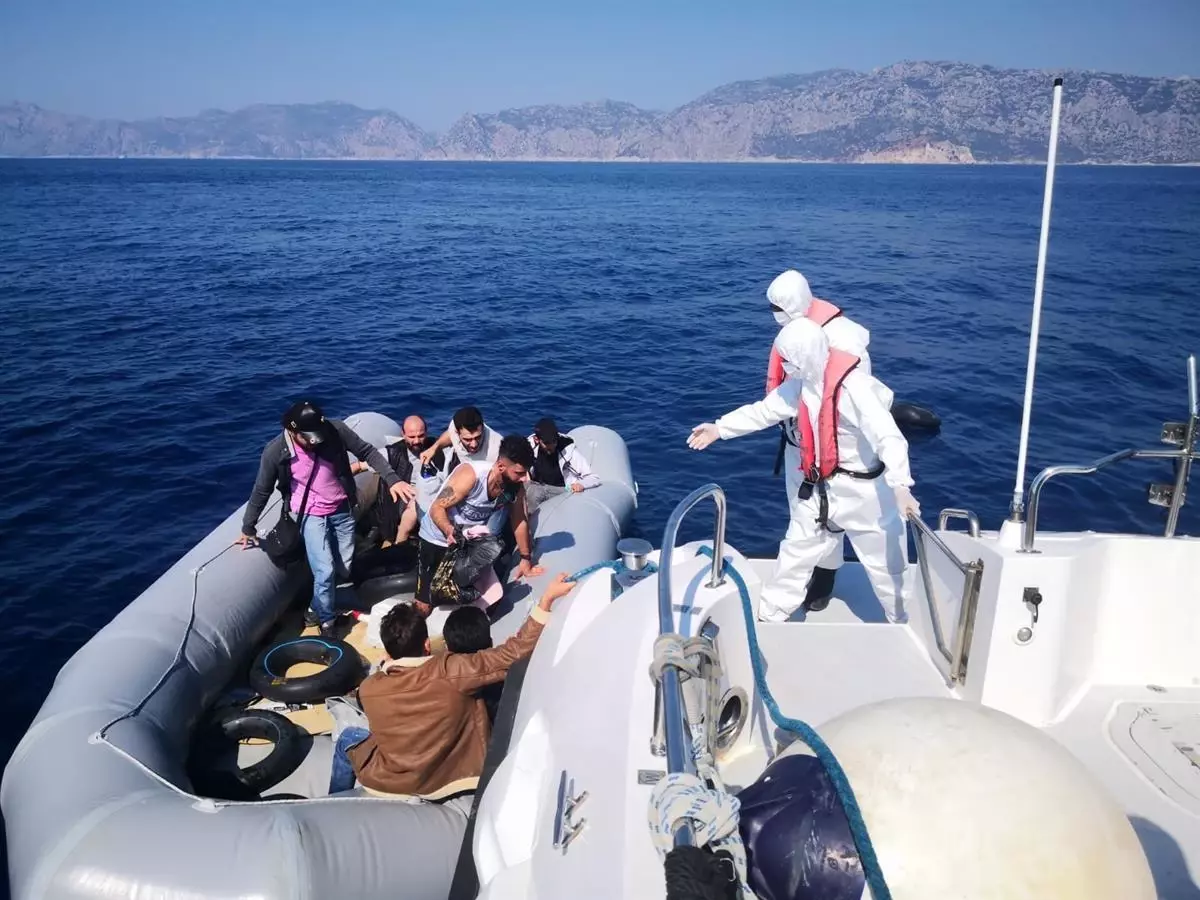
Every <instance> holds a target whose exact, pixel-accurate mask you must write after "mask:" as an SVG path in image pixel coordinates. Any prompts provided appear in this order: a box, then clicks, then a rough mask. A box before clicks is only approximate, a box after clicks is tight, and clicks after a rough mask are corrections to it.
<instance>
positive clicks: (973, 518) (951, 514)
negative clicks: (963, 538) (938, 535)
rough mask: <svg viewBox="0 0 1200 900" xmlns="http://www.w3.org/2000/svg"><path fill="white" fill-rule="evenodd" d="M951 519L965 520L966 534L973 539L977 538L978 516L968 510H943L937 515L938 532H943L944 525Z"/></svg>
mask: <svg viewBox="0 0 1200 900" xmlns="http://www.w3.org/2000/svg"><path fill="white" fill-rule="evenodd" d="M951 519H966V520H967V533H968V534H969V535H971V537H973V538H977V537H979V516H977V515H975V513H973V512H971V511H970V510H969V509H943V510H942V511H941V512H940V513H938V531H945V530H946V523H947V522H949V521H950V520H951Z"/></svg>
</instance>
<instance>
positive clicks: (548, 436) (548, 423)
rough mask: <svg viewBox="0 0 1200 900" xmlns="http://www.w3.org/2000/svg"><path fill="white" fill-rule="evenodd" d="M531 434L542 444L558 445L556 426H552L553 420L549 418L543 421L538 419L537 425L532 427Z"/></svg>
mask: <svg viewBox="0 0 1200 900" xmlns="http://www.w3.org/2000/svg"><path fill="white" fill-rule="evenodd" d="M533 433H534V434H536V435H537V436H538V440H539V441H541V442H542V443H543V444H557V443H558V426H557V425H555V424H554V420H553V419H551V418H550V417H549V416H547V417H546V418H544V419H538V423H537V424H536V425H534V426H533Z"/></svg>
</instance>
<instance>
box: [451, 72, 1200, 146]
mask: <svg viewBox="0 0 1200 900" xmlns="http://www.w3.org/2000/svg"><path fill="white" fill-rule="evenodd" d="M1055 74H1061V75H1062V76H1063V77H1064V79H1065V85H1064V90H1063V111H1062V122H1061V128H1060V143H1059V158H1060V159H1062V160H1063V161H1064V162H1084V161H1087V162H1127V163H1135V162H1136V163H1181V162H1195V161H1200V81H1198V80H1197V79H1195V78H1142V77H1135V76H1129V75H1106V74H1099V73H1094V72H1057V73H1050V72H1041V71H1034V70H1014V69H996V68H992V67H990V66H974V65H967V64H962V63H924V62H916V63H898V64H896V65H893V66H888V67H887V68H883V69H877V70H875V71H873V72H865V73H864V72H851V71H847V70H844V69H833V70H829V71H825V72H814V73H811V74H808V75H783V76H779V77H775V78H764V79H760V80H758V81H739V82H735V83H733V84H727V85H725V86H723V87H719V88H717V89H716V90H714V91H710V92H709V93H707V94H705V95H704V96H702V97H699V98H697V99H696V100H693V101H692V102H691V103H688V104H686V105H685V106H682V107H680V108H679V109H676V110H672V111H671V112H667V113H659V114H654V113H648V112H646V111H644V110H640V109H638V108H636V107H631V106H629V105H628V104H598V105H593V106H588V107H571V108H566V109H563V108H556V107H535V108H533V109H517V110H506V111H505V112H502V113H496V114H494V115H490V116H467V117H464V118H463V119H461V120H460V121H459V122H458V123H457V124H456V125H455V126H454V128H452V129H451V130H450V131H449V132H448V133H447V134H446V136H445V137H444V138H443V139H442V140H441V141H440V142H439V143H438V147H437V152H439V153H442V154H445V155H446V156H449V157H453V158H471V159H516V158H529V157H531V156H532V157H536V158H556V157H571V158H581V157H586V158H589V159H647V160H702V161H715V160H743V159H773V160H813V161H815V160H829V161H848V162H873V161H893V162H903V161H930V162H972V161H989V162H991V161H997V162H998V161H1021V160H1033V159H1044V158H1045V155H1046V141H1047V137H1048V131H1049V122H1050V99H1051V93H1050V86H1051V81H1052V76H1053V75H1055ZM598 110H599V111H602V113H603V115H598V114H597V112H596V111H598ZM595 118H600V119H601V125H602V127H600V128H598V127H596V126H594V125H591V124H590V123H591V120H592V119H595ZM464 132H465V133H466V135H467V136H469V140H463V139H461V138H460V137H459V135H460V134H462V133H464Z"/></svg>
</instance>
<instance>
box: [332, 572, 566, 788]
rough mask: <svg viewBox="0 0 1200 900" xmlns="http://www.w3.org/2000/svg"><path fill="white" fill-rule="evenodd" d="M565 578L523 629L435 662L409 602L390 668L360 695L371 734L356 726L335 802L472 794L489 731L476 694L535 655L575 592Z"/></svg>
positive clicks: (393, 634)
mask: <svg viewBox="0 0 1200 900" xmlns="http://www.w3.org/2000/svg"><path fill="white" fill-rule="evenodd" d="M566 578H567V576H566V575H565V574H560V575H558V576H557V577H556V578H555V579H554V581H552V582H551V583H550V585H549V586H548V587H547V588H546V592H545V593H544V594H543V595H542V598H541V600H539V601H538V605H537V606H536V607H535V608H534V609H533V611H532V612H531V613H530V614H529V618H528V619H526V620H525V624H523V625H522V626H521V628H520V630H519V631H518V632H517V633H516V634H515V635H513V636H512V637H511V638H509V639H508V640H507V641H505V642H504V643H503V644H501V645H500V646H499V647H495V648H492V649H487V650H480V651H479V652H477V653H461V654H460V653H444V654H440V655H438V656H430V655H429V637H428V632H427V630H426V627H425V619H424V617H423V616H422V615H421V614H420V613H418V612H417V610H415V609H414V608H413V607H412V606H411V605H409V604H407V603H402V604H400V605H399V606H397V607H395V608H394V609H392V610H390V611H389V612H388V614H387V615H386V616H384V618H383V621H382V623H380V629H379V633H380V637H381V638H382V640H383V646H384V649H385V650H386V651H387V654H388V657H389V659H388V660H387V661H385V663H384V664H383V666H382V668H381V669H380V671H378V672H376V673H375V674H374V675H371V676H370V677H369V678H367V680H366V681H364V682H363V683H362V685H361V686H360V687H359V689H358V699H359V703H360V704H361V706H362V709H363V712H364V713H366V716H367V721H368V722H369V723H370V725H371V728H370V731H367V730H366V729H363V728H356V727H349V728H346V729H344V730H343V731H342V733H341V734H340V735H339V736H338V740H337V743H336V745H335V747H334V756H333V768H332V771H331V773H330V780H329V793H331V794H335V793H338V792H339V791H347V790H350V788H352V787H353V786H354V782H355V780H356V779H357V780H358V781H359V782H361V783H362V784H363V786H364V787H367V788H371V789H373V790H376V791H382V792H384V793H387V794H416V795H422V796H427V797H430V798H431V799H432V798H438V799H444V798H448V797H450V796H453V795H455V794H459V793H462V792H465V791H472V790H474V789H475V787H476V785H477V784H478V782H479V776H480V774H482V772H483V762H484V758H485V757H486V756H487V746H488V740H489V739H490V737H491V726H490V725H489V724H488V720H487V710H486V708H485V705H484V702H483V700H481V699H479V697H478V696H476V692H477V691H478V690H479V689H480V688H482V687H484V686H485V685H489V684H495V683H496V682H498V681H502V680H503V679H504V676H505V675H506V674H507V673H508V668H509V666H511V665H512V664H513V663H515V662H516V661H517V660H519V659H522V658H523V657H526V656H528V655H529V654H530V653H532V652H533V648H534V645H535V644H537V640H538V638H539V637H540V636H541V633H542V627H543V625H544V624H545V622H546V621H547V619H548V618H549V614H550V610H551V608H552V607H553V606H554V603H555V601H556V600H558V599H560V598H562V597H565V596H566V595H567V594H569V593H570V592H571V589H572V588H573V587H574V586H575V584H574V582H570V581H567V580H566Z"/></svg>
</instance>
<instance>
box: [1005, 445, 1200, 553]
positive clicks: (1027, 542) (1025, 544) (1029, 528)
mask: <svg viewBox="0 0 1200 900" xmlns="http://www.w3.org/2000/svg"><path fill="white" fill-rule="evenodd" d="M1189 430H1190V429H1189ZM1189 451H1190V445H1188V444H1185V445H1184V446H1183V447H1181V448H1180V449H1178V450H1135V449H1132V448H1130V449H1127V450H1118V451H1117V452H1116V453H1110V454H1109V455H1108V456H1102V457H1100V459H1098V460H1096V461H1095V462H1093V463H1091V464H1089V465H1085V466H1050V467H1049V468H1047V469H1042V471H1040V472H1039V473H1038V474H1037V477H1036V478H1034V479H1033V483H1032V484H1031V485H1030V486H1029V502H1028V504H1027V506H1026V509H1027V513H1026V517H1025V528H1024V530H1023V532H1022V535H1021V550H1020V552H1021V553H1036V552H1037V551H1036V550H1034V549H1033V541H1034V538H1035V537H1036V535H1037V518H1038V504H1039V502H1040V501H1041V499H1042V488H1044V487H1045V486H1046V484H1047V482H1049V481H1050V480H1051V479H1052V478H1057V477H1058V476H1059V475H1094V474H1096V473H1097V472H1099V471H1100V470H1101V469H1105V468H1108V467H1109V466H1111V465H1112V464H1113V463H1118V462H1120V461H1121V460H1123V459H1178V460H1181V465H1182V464H1183V463H1184V462H1191V461H1194V460H1196V459H1198V458H1200V453H1196V452H1195V451H1190V452H1189ZM1182 503H1183V493H1182V492H1178V493H1176V495H1175V497H1174V498H1173V499H1172V506H1173V507H1176V506H1178V505H1181V504H1182ZM1176 514H1178V513H1176ZM1167 536H1168V537H1170V535H1167Z"/></svg>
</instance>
